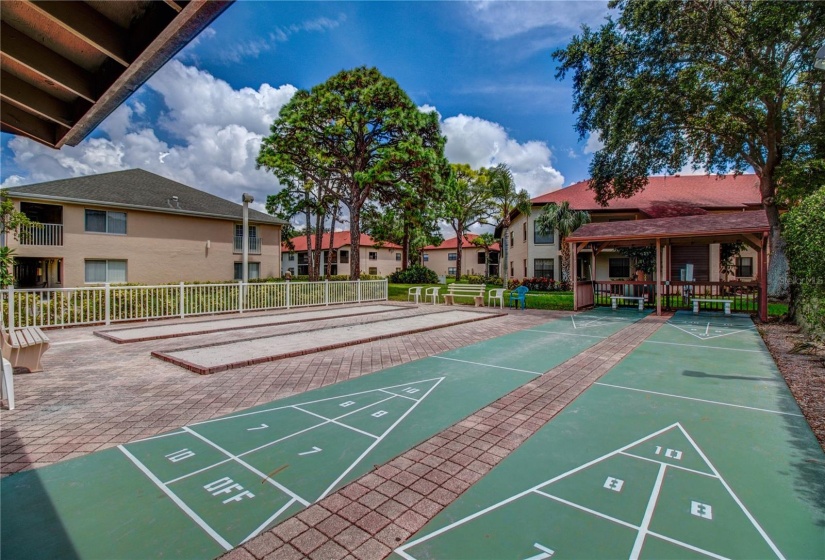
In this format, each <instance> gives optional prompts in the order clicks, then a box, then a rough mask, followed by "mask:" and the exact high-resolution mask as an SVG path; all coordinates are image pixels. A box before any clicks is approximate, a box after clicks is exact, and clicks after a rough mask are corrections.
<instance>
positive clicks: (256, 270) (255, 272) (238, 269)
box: [234, 262, 301, 280]
mask: <svg viewBox="0 0 825 560" xmlns="http://www.w3.org/2000/svg"><path fill="white" fill-rule="evenodd" d="M234 264H235V280H243V263H242V262H236V263H234ZM247 264H248V265H249V268H248V269H247V270H248V271H249V279H250V280H254V279H255V278H260V277H261V263H256V262H251V263H247ZM300 269H301V267H300V266H299V267H298V272H299V273H300Z"/></svg>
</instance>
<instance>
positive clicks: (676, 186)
mask: <svg viewBox="0 0 825 560" xmlns="http://www.w3.org/2000/svg"><path fill="white" fill-rule="evenodd" d="M564 201H568V202H569V203H570V207H571V208H573V209H574V210H586V211H587V212H589V213H590V216H591V220H592V221H593V222H594V223H595V222H614V221H625V220H645V219H650V218H667V217H675V216H699V215H704V214H708V213H718V212H745V211H751V210H760V209H761V208H762V206H761V195H760V192H759V180H758V178H757V177H756V176H755V175H739V176H733V175H725V176H722V177H721V178H718V177H717V176H715V175H711V176H705V175H701V176H696V175H689V176H679V175H675V176H669V177H650V178H649V183H648V185H647V187H645V189H644V190H643V191H642V192H639V193H636V194H635V195H634V196H632V197H630V198H622V199H614V200H611V201H610V202H609V204H608V205H607V206H602V205H600V204H599V203H598V202H596V200H595V193H594V192H593V191H592V190H590V188H589V184H588V181H582V182H579V183H575V184H573V185H571V186H569V187H565V188H563V189H559V190H556V191H552V192H549V193H546V194H543V195H541V196H538V197H536V198H533V199H532V201H531V202H532V210H531V212H530V214H529V215H525V214H521V213H519V212H514V214H513V215H511V226H510V228H509V231H508V234H507V239H506V240H504V242H506V243H508V248H507V261H508V262H507V263H506V265H507V266H508V267H509V273H510V277H511V278H516V279H523V278H542V277H543V278H551V279H555V280H557V281H560V280H562V278H561V256H560V255H561V251H560V247H561V245H560V243H561V242H563V240H560V239H559V236H558V232H553V234H550V235H541V234H540V233H539V232H538V231H537V230H536V219H537V218H538V217H539V216H540V215H541V211H542V208H544V206H545V205H546V204H549V203H551V202H555V203H557V204H561V203H562V202H564ZM719 248H720V246H719V244H718V243H716V244H710V245H707V244H698V245H691V246H674V247H672V254H670V255H665V258H666V259H667V261H666V262H668V263H669V274H670V278H671V279H673V280H679V279H680V274H681V271H682V270H684V269H686V265H687V264H691V265H693V274H694V279H695V280H697V281H710V282H716V281H720V280H724V278H721V273H720V270H719V268H720V258H719ZM577 261H578V262H577V276H578V278H579V279H580V280H629V279H630V278H631V277H632V276H633V275H634V271H633V270H632V269H631V262H630V259H628V258H627V257H624V256H622V255H621V254H619V253H618V252H616V251H614V250H612V249H607V250H605V251H602V252H601V253H599V254H598V255H594V254H593V252H592V251H591V250H590V249H584V250H582V251H581V252H580V253H579V255H578V259H577ZM734 264H735V266H734V272H733V274H731V275H730V276H729V279H730V280H733V279H739V280H746V281H749V280H754V279H755V277H756V274H757V253H756V251H754V250H753V249H750V248H748V249H746V250H744V251H742V253H741V254H740V256H739V258H738V259H736V262H735V263H734ZM634 279H635V278H634Z"/></svg>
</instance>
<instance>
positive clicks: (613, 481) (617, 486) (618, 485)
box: [604, 476, 624, 492]
mask: <svg viewBox="0 0 825 560" xmlns="http://www.w3.org/2000/svg"><path fill="white" fill-rule="evenodd" d="M623 486H624V480H621V479H619V478H613V477H612V476H608V477H607V480H605V481H604V487H605V488H607V489H608V490H613V491H614V492H621V491H622V487H623Z"/></svg>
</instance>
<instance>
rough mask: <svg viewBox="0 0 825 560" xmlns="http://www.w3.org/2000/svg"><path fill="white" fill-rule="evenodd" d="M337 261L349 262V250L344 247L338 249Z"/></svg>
mask: <svg viewBox="0 0 825 560" xmlns="http://www.w3.org/2000/svg"><path fill="white" fill-rule="evenodd" d="M338 262H340V263H341V264H349V251H346V250H344V249H341V250H340V251H338Z"/></svg>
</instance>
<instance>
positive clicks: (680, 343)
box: [642, 339, 770, 354]
mask: <svg viewBox="0 0 825 560" xmlns="http://www.w3.org/2000/svg"><path fill="white" fill-rule="evenodd" d="M645 342H649V343H650V344H668V345H670V346H687V347H689V348H703V349H704V348H707V349H709V350H730V351H731V352H750V353H752V354H770V352H768V351H767V350H745V349H744V348H725V347H724V346H702V345H701V344H684V343H682V342H664V341H661V340H650V339H647V340H643V341H642V343H645Z"/></svg>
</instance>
